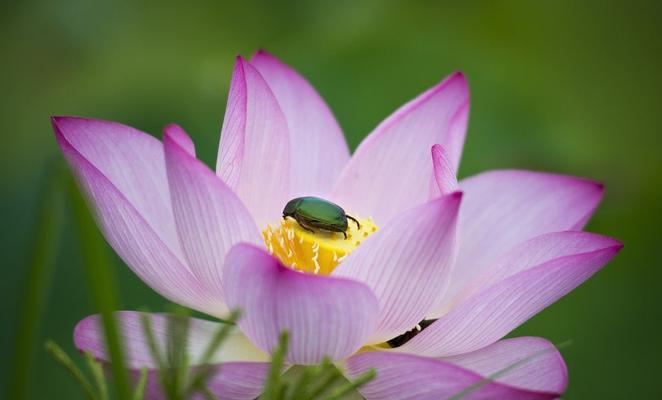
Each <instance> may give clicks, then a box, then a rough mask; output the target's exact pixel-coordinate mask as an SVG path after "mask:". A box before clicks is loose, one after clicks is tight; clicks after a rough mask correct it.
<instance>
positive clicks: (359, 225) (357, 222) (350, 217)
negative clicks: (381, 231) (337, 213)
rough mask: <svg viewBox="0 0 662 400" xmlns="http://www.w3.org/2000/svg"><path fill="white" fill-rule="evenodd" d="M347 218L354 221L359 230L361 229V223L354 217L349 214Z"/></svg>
mask: <svg viewBox="0 0 662 400" xmlns="http://www.w3.org/2000/svg"><path fill="white" fill-rule="evenodd" d="M347 218H349V219H351V220H352V221H354V222H356V227H357V228H359V230H361V224H359V221H358V220H357V219H356V218H354V217H352V216H351V215H348V216H347Z"/></svg>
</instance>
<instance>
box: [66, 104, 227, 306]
mask: <svg viewBox="0 0 662 400" xmlns="http://www.w3.org/2000/svg"><path fill="white" fill-rule="evenodd" d="M53 126H54V129H55V135H56V138H57V140H58V143H59V145H60V147H61V149H62V152H63V153H64V155H65V157H66V159H67V161H68V162H69V165H70V166H71V168H72V169H73V170H74V173H75V174H76V177H77V179H78V183H79V184H80V186H81V188H82V190H83V191H84V192H85V194H86V195H87V198H88V200H89V201H90V205H91V207H92V208H93V210H94V214H95V217H96V219H97V224H98V225H99V227H100V229H101V231H102V232H103V234H104V236H105V238H106V240H107V241H108V243H110V245H111V246H112V247H113V249H115V251H116V252H117V254H119V256H120V257H121V258H122V260H123V261H124V262H125V263H126V264H127V265H128V266H129V267H130V268H131V269H132V270H133V271H134V272H135V273H136V274H137V275H138V276H139V277H140V278H141V279H142V280H143V281H145V282H146V283H147V284H148V285H149V286H151V287H152V288H153V289H154V290H156V291H157V292H159V293H160V294H161V295H163V296H164V297H166V298H168V299H170V300H172V301H174V302H176V303H179V304H183V305H186V306H188V307H191V308H194V309H196V310H199V311H203V312H208V313H213V312H215V311H216V310H218V309H219V307H223V306H222V303H221V301H220V298H218V297H217V296H214V295H212V294H211V293H209V292H208V291H207V290H206V289H205V288H204V287H203V286H201V285H200V283H199V282H198V281H197V279H196V278H195V277H194V276H193V275H192V274H191V272H190V271H189V269H188V267H187V266H186V265H185V264H184V263H183V262H182V261H181V259H180V254H181V250H180V247H179V243H178V242H177V237H176V235H177V232H176V230H175V224H174V221H173V217H172V209H171V206H170V200H169V197H170V194H169V190H168V184H167V180H166V179H167V178H166V175H165V163H164V160H163V148H162V146H161V144H160V142H159V141H158V140H156V139H154V138H152V137H150V136H148V135H146V134H143V133H140V132H138V131H136V130H134V129H132V128H129V127H126V126H123V125H120V124H116V123H111V122H104V121H97V120H88V119H82V118H67V117H57V118H54V119H53ZM170 225H172V226H170Z"/></svg>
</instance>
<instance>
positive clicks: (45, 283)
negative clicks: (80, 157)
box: [7, 163, 64, 400]
mask: <svg viewBox="0 0 662 400" xmlns="http://www.w3.org/2000/svg"><path fill="white" fill-rule="evenodd" d="M48 171H49V172H48V173H47V176H46V179H45V180H46V184H45V185H44V191H43V193H42V196H41V197H42V199H41V206H40V209H39V216H38V219H37V223H36V229H35V233H34V238H35V239H34V242H33V244H32V246H30V261H29V262H28V265H27V267H26V268H25V270H26V271H27V276H26V281H25V289H24V290H22V293H24V296H23V299H22V303H23V304H22V308H21V310H20V311H19V314H18V323H17V324H16V333H15V334H16V336H15V338H16V342H15V345H14V346H15V347H14V353H13V358H12V367H11V368H10V371H11V372H10V374H11V376H10V377H9V381H8V382H9V385H8V394H7V398H8V399H16V400H21V399H24V398H25V397H26V393H27V388H28V379H29V377H30V372H31V371H32V365H33V362H34V348H35V336H36V335H37V332H39V320H40V318H41V314H42V311H43V308H44V302H45V299H46V297H47V296H48V293H49V291H50V287H51V282H52V276H53V271H54V269H55V268H54V266H55V263H54V259H55V256H56V254H57V244H58V241H59V239H60V233H61V228H62V216H63V204H64V203H63V199H62V197H63V193H62V176H63V167H62V166H61V164H60V163H57V164H55V163H49V164H48Z"/></svg>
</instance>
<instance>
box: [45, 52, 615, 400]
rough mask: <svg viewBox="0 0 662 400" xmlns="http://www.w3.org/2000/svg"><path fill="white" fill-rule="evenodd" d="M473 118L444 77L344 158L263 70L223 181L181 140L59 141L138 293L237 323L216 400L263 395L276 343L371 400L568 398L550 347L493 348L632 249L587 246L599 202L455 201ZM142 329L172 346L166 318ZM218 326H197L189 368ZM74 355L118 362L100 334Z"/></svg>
mask: <svg viewBox="0 0 662 400" xmlns="http://www.w3.org/2000/svg"><path fill="white" fill-rule="evenodd" d="M468 112H469V92H468V87H467V83H466V80H465V77H464V76H463V74H461V73H455V74H452V75H451V76H449V77H447V78H446V79H444V80H443V81H442V82H441V83H439V84H438V85H436V86H434V87H432V88H431V89H429V90H427V91H425V92H424V93H422V94H421V95H419V96H418V97H416V98H415V99H413V100H412V101H410V102H408V103H407V104H405V105H404V106H402V107H401V108H400V109H398V110H397V111H396V112H395V113H393V114H392V115H391V116H390V117H388V118H387V119H386V120H384V121H383V122H382V123H381V124H379V125H378V126H377V128H375V130H374V131H373V132H372V133H371V134H370V135H368V136H367V138H366V139H365V140H364V141H363V142H362V143H361V144H360V146H359V147H358V148H357V150H356V152H355V153H354V154H353V155H351V156H350V153H349V151H348V148H347V145H346V143H345V141H344V138H343V134H342V132H341V130H340V127H339V126H338V124H337V122H336V121H335V119H334V117H333V115H332V113H331V111H330V110H329V108H328V107H327V105H326V104H325V103H324V101H323V100H322V98H321V97H320V96H319V95H318V94H317V92H316V91H315V89H313V87H312V86H311V85H310V84H309V83H308V82H307V81H306V80H305V79H304V78H302V77H301V76H300V75H299V74H298V73H297V72H295V71H294V70H293V69H292V68H290V67H288V66H287V65H285V64H283V63H282V62H280V61H279V60H277V59H276V58H275V57H273V56H271V55H270V54H267V53H266V52H263V51H260V52H258V53H257V54H255V55H254V57H253V58H251V60H250V61H247V60H245V59H242V58H241V57H239V58H238V59H237V62H236V65H235V68H234V71H233V76H232V82H231V86H230V93H229V98H228V104H227V109H226V113H225V119H224V121H223V127H222V134H221V141H220V149H219V152H218V161H217V165H216V171H215V172H214V171H212V170H211V169H210V168H208V167H207V166H206V165H205V164H204V163H203V162H201V161H199V160H198V159H197V158H196V155H195V148H194V145H193V142H192V141H191V139H190V138H189V137H188V136H187V134H186V133H185V132H184V131H183V130H182V128H180V127H179V126H177V125H169V126H167V127H166V128H165V130H164V135H163V141H162V142H160V141H159V140H157V139H155V138H154V137H152V136H150V135H148V134H145V133H142V132H140V131H138V130H136V129H133V128H130V127H128V126H124V125H121V124H118V123H114V122H106V121H100V120H93V119H85V118H77V117H54V118H53V120H52V121H53V126H54V129H55V134H56V137H57V141H58V143H59V145H60V147H61V149H62V151H63V153H64V155H65V157H66V159H67V160H68V162H69V164H70V165H71V168H72V169H73V170H74V172H75V174H76V176H77V179H78V182H79V184H80V186H81V188H82V189H83V191H84V192H85V194H86V196H87V198H88V199H89V202H90V204H91V207H92V208H93V210H94V213H95V216H96V219H97V221H98V225H99V227H100V229H101V231H102V232H103V234H104V236H105V238H106V240H107V241H108V243H110V245H111V246H112V247H113V248H114V249H115V251H116V252H117V253H118V254H119V256H120V257H121V258H122V259H123V260H124V262H125V263H126V264H127V265H128V266H129V267H130V268H131V269H132V270H133V271H134V272H135V273H136V274H137V275H138V276H139V277H140V278H141V279H142V280H143V281H145V282H146V283H147V284H148V285H149V286H151V287H152V288H153V289H154V290H155V291H157V292H158V293H160V294H161V295H162V296H164V297H165V298H167V299H169V300H171V301H173V302H175V303H179V304H182V305H184V306H186V307H189V308H192V309H194V310H198V311H200V312H203V313H206V314H208V315H210V316H214V317H223V316H226V315H227V313H228V310H229V309H235V308H238V309H241V311H242V318H241V319H240V320H239V322H238V326H239V330H237V331H236V332H234V333H233V335H232V336H231V338H230V339H229V342H228V343H227V344H226V345H225V346H224V347H223V348H222V350H221V352H220V354H217V355H216V357H215V361H218V362H219V364H220V365H221V368H220V369H219V370H218V371H219V372H218V373H217V374H216V375H215V376H214V377H213V378H212V379H211V381H210V383H209V384H210V388H211V389H212V390H213V391H214V392H215V393H217V394H218V395H220V396H221V398H228V399H251V398H255V397H256V396H257V395H259V393H260V391H261V389H262V385H263V381H264V378H265V374H266V371H267V368H268V363H267V360H268V354H269V353H270V352H271V351H272V350H273V349H274V347H275V346H276V344H277V341H278V336H279V333H280V332H281V331H282V330H288V331H289V332H290V346H289V347H290V349H289V352H288V354H287V362H288V363H289V364H290V365H295V364H315V363H319V362H320V361H322V360H323V358H324V357H329V358H330V359H331V360H333V361H334V362H336V363H338V364H339V365H341V366H342V367H343V368H342V369H343V371H344V373H345V374H347V376H348V377H356V376H357V375H359V374H361V373H362V372H364V371H366V370H367V369H369V368H375V369H376V372H377V377H376V379H374V380H373V381H371V382H370V383H369V384H368V385H366V386H364V387H362V388H361V393H362V394H363V395H364V396H365V397H366V398H368V399H410V398H416V399H428V398H430V399H439V398H448V397H451V396H453V395H455V394H457V393H459V392H461V391H462V390H464V389H466V388H467V387H470V386H471V385H473V384H476V383H477V382H482V381H483V380H484V379H486V378H488V377H490V376H491V375H492V374H493V373H495V372H496V371H499V370H501V369H502V368H504V367H505V366H508V365H511V364H512V363H515V362H517V361H521V360H523V359H527V357H529V358H531V359H530V361H529V362H527V363H524V364H523V365H521V366H520V367H519V368H517V369H515V370H514V371H511V372H510V373H508V374H505V375H503V376H498V377H496V378H495V379H491V380H489V381H487V382H486V384H484V385H482V386H480V387H479V388H478V389H477V390H474V391H473V392H471V393H469V394H468V395H467V396H466V398H471V399H473V398H477V399H492V398H495V399H496V398H499V399H501V398H507V399H547V398H556V397H558V396H559V395H560V394H561V393H563V391H564V389H565V388H566V385H567V372H566V367H565V364H564V362H563V359H562V358H561V356H560V354H559V353H558V351H557V350H556V349H555V348H554V346H553V345H552V344H551V343H550V342H548V341H547V340H545V339H542V338H536V337H519V338H512V339H505V340H501V339H502V338H503V337H504V336H505V335H507V334H508V333H509V332H510V331H512V330H513V329H514V328H516V327H517V326H519V325H520V324H522V323H523V322H525V321H526V320H528V319H529V318H530V317H532V316H533V315H535V314H536V313H538V312H539V311H541V310H542V309H544V308H545V307H547V306H548V305H550V304H551V303H553V302H554V301H555V300H557V299H559V298H560V297H562V296H564V295H565V294H566V293H568V292H569V291H571V290H572V289H574V288H575V287H577V286H578V285H580V284H581V283H582V282H584V281H585V280H586V279H588V278H589V277H590V276H592V275H593V274H594V273H595V272H597V271H598V270H599V269H600V268H601V267H602V266H604V265H605V264H606V263H607V262H608V261H609V260H610V259H611V258H612V257H613V256H614V255H615V254H616V253H617V252H618V251H619V249H620V248H621V244H620V243H619V242H618V241H616V240H614V239H611V238H608V237H604V236H599V235H596V234H593V233H587V232H583V231H582V227H583V226H584V225H585V224H586V222H587V221H588V219H589V218H590V216H591V214H592V213H593V211H594V210H595V208H596V207H597V205H598V203H599V201H600V199H601V197H602V193H603V186H602V185H601V184H600V183H597V182H594V181H591V180H587V179H582V178H575V177H570V176H561V175H554V174H549V173H540V172H531V171H519V170H497V171H489V172H485V173H482V174H478V175H476V176H472V177H470V178H467V179H464V180H462V181H461V182H459V183H458V182H457V180H456V175H455V171H457V168H458V164H459V161H460V154H461V151H462V147H463V143H464V137H465V132H466V129H467V119H468ZM303 195H315V196H319V197H322V198H324V199H328V200H330V201H333V202H334V203H336V204H338V205H340V206H342V207H343V208H344V209H345V210H346V212H347V213H348V214H349V215H352V216H354V217H356V218H358V220H359V221H360V225H361V229H359V228H358V226H356V227H355V226H354V225H355V224H350V228H349V230H348V231H347V233H348V236H349V237H348V239H345V238H344V237H343V235H341V234H338V233H329V232H323V231H319V232H315V233H310V232H308V231H306V230H304V229H303V228H302V227H301V226H299V225H298V224H297V222H296V221H293V220H291V219H290V218H288V219H287V220H283V219H282V218H281V216H282V214H281V213H282V210H283V206H284V205H285V204H286V202H287V201H288V200H290V199H292V198H294V197H297V196H303ZM118 317H119V318H120V320H121V326H122V328H123V335H124V340H125V343H126V346H127V354H128V358H129V365H130V367H131V368H135V369H138V368H141V367H148V368H155V363H154V361H153V360H152V357H151V356H150V352H149V350H148V347H147V345H146V344H145V338H144V337H143V330H142V327H141V325H140V321H139V319H138V318H139V317H138V313H135V312H131V311H126V312H119V313H118ZM150 318H151V320H152V323H153V325H154V329H155V331H156V333H157V335H156V336H157V339H158V340H159V341H161V342H166V340H167V337H166V336H167V335H168V330H167V329H166V327H165V325H166V323H165V317H164V316H163V315H160V314H153V315H151V316H150ZM217 326H218V324H217V323H216V322H211V321H206V320H194V321H193V323H192V325H191V333H190V335H191V337H190V340H189V348H188V352H189V353H190V355H191V359H192V367H195V365H196V361H197V360H199V358H200V354H201V353H202V351H203V349H204V347H205V344H206V343H207V341H208V340H209V339H210V335H211V334H212V332H214V331H215V329H216V327H217ZM74 339H75V343H76V346H77V347H78V348H79V349H81V350H84V351H90V352H92V353H93V354H94V355H95V356H96V357H98V358H99V359H102V360H108V357H107V355H106V351H105V349H104V341H103V333H102V331H101V330H100V328H99V324H98V317H97V316H91V317H88V318H86V319H84V320H82V321H81V322H80V323H79V324H78V325H77V326H76V329H75V332H74ZM387 344H389V345H387ZM541 351H542V353H541ZM535 354H538V355H539V356H536V357H531V356H532V355H535ZM151 382H152V383H151V385H155V383H154V380H152V381H151ZM152 395H153V396H156V397H157V396H158V394H157V392H156V391H154V392H152Z"/></svg>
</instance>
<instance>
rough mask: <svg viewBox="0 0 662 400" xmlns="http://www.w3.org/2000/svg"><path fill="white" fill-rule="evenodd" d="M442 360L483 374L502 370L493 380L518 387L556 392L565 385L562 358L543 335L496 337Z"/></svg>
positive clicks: (565, 374) (563, 388) (562, 390)
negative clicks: (466, 351) (481, 346)
mask: <svg viewBox="0 0 662 400" xmlns="http://www.w3.org/2000/svg"><path fill="white" fill-rule="evenodd" d="M443 360H444V361H446V362H451V363H453V364H455V365H459V366H461V367H464V368H466V369H468V370H471V371H474V372H476V373H478V374H480V375H483V376H491V375H493V374H495V373H497V372H499V371H503V372H504V373H501V374H498V375H497V376H495V377H494V380H495V381H497V382H500V383H504V384H506V385H510V386H514V387H518V388H523V389H528V390H537V391H543V392H553V393H559V394H560V393H563V392H564V391H565V389H566V387H567V386H568V369H567V368H566V366H565V362H564V361H563V357H561V354H560V353H559V351H558V350H557V349H556V347H555V346H554V345H553V344H552V343H550V342H549V341H548V340H546V339H543V338H538V337H517V338H512V339H505V340H500V341H498V342H496V343H493V344H491V345H489V346H487V347H484V348H482V349H480V350H476V351H474V352H471V353H465V354H460V355H458V356H453V357H447V358H444V359H443ZM505 370H507V372H505Z"/></svg>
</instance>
